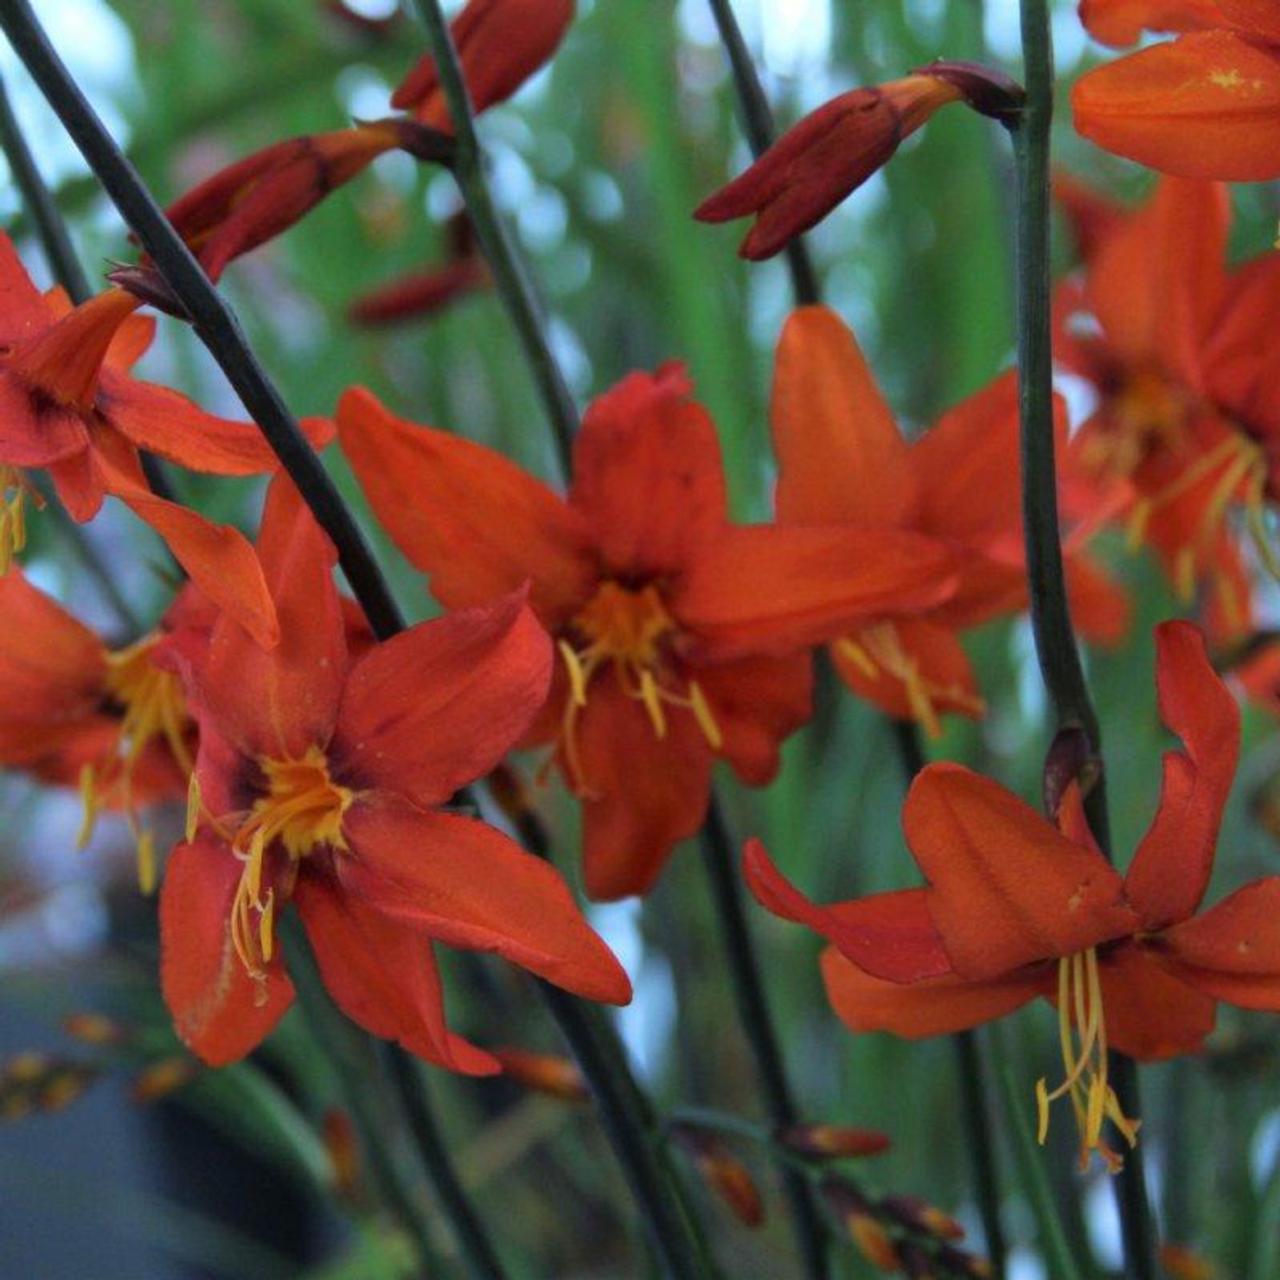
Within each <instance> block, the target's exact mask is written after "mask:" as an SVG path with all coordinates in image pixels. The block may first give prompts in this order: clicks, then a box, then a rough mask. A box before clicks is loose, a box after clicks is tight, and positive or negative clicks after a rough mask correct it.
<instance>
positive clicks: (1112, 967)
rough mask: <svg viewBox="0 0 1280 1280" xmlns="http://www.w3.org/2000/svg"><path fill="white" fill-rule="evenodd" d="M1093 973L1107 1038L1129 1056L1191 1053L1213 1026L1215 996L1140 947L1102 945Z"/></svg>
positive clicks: (1144, 1058)
mask: <svg viewBox="0 0 1280 1280" xmlns="http://www.w3.org/2000/svg"><path fill="white" fill-rule="evenodd" d="M1098 977H1099V979H1100V980H1101V982H1102V1009H1103V1014H1104V1016H1105V1018H1106V1020H1107V1043H1108V1044H1109V1045H1111V1046H1112V1048H1115V1049H1118V1050H1119V1051H1120V1052H1121V1053H1127V1054H1128V1055H1129V1056H1130V1057H1131V1058H1138V1059H1140V1060H1141V1061H1143V1062H1150V1061H1153V1060H1155V1059H1157V1058H1172V1057H1176V1056H1178V1055H1179V1054H1184V1053H1195V1052H1196V1051H1197V1050H1198V1049H1200V1047H1201V1046H1202V1045H1203V1043H1204V1039H1205V1037H1206V1036H1207V1035H1208V1034H1209V1032H1210V1031H1212V1030H1213V1023H1214V1018H1215V1015H1216V1012H1217V1010H1216V1005H1215V1002H1214V1001H1213V1000H1212V999H1211V998H1210V997H1209V996H1206V995H1204V994H1203V993H1201V992H1199V991H1196V990H1195V989H1194V988H1193V987H1190V986H1188V985H1187V984H1186V983H1185V982H1180V981H1179V980H1178V979H1177V978H1176V977H1174V976H1172V975H1171V974H1170V973H1169V971H1168V970H1167V969H1166V968H1164V967H1163V966H1162V965H1161V964H1160V963H1159V962H1158V960H1157V959H1155V958H1154V957H1153V956H1152V955H1151V954H1150V953H1149V952H1148V950H1147V949H1146V948H1145V947H1142V946H1133V945H1130V944H1127V943H1122V944H1121V945H1120V946H1118V947H1116V948H1114V949H1109V950H1104V951H1103V952H1102V953H1101V954H1100V955H1099V957H1098ZM1055 996H1056V992H1055V993H1054V994H1053V995H1051V997H1050V998H1051V999H1053V998H1055Z"/></svg>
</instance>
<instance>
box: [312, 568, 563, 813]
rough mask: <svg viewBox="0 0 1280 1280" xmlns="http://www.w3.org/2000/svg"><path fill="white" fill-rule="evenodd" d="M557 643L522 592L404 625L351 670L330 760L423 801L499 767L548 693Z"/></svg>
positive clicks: (437, 800)
mask: <svg viewBox="0 0 1280 1280" xmlns="http://www.w3.org/2000/svg"><path fill="white" fill-rule="evenodd" d="M550 679H551V642H550V640H549V639H548V637H547V634H546V632H545V631H543V629H542V627H541V626H540V625H539V623H538V621H537V619H536V618H535V617H534V615H533V613H532V611H531V610H530V609H529V608H528V607H527V606H526V605H525V603H524V593H523V592H516V593H514V594H513V595H509V596H507V597H505V598H504V599H502V600H500V601H498V602H497V603H496V604H494V605H492V606H490V607H488V608H484V609H467V610H463V611H460V612H457V613H451V614H448V615H446V616H445V617H443V618H437V619H435V620H434V621H431V622H421V623H419V624H418V625H417V626H414V627H410V628H409V629H408V630H407V631H402V632H401V633H400V634H399V635H398V636H395V637H394V638H393V639H391V640H388V641H386V642H385V643H383V644H380V645H377V646H376V647H375V648H373V649H372V650H370V652H369V653H367V654H365V656H364V657H362V658H361V659H360V660H359V661H358V662H357V663H356V664H355V666H354V667H353V668H352V669H351V674H350V676H349V678H348V679H347V682H346V688H345V691H344V692H343V695H342V705H341V708H340V709H339V711H338V717H337V726H338V727H337V730H336V732H335V735H334V742H333V747H332V752H331V754H332V757H333V760H334V763H335V767H337V768H338V769H339V770H340V771H341V772H342V773H343V774H350V776H352V777H353V778H356V779H359V782H360V785H362V786H373V787H377V788H380V789H385V790H387V791H393V792H396V793H398V794H399V795H402V796H405V797H407V798H408V799H410V800H412V801H413V802H414V803H415V804H420V805H423V806H430V805H437V804H443V803H444V802H446V801H447V800H448V799H449V797H450V796H451V795H452V794H453V793H454V792H455V791H456V790H458V788H459V787H462V786H465V785H466V784H468V783H470V782H474V781H475V779H476V778H478V777H480V776H481V775H482V774H484V773H487V772H488V771H489V770H490V769H492V768H493V766H494V765H496V764H497V763H498V762H499V761H500V760H501V759H502V758H503V756H504V755H506V753H507V752H508V751H510V750H511V748H512V746H513V745H514V743H515V742H516V741H517V740H518V739H519V738H520V736H521V735H522V734H523V733H524V731H525V730H526V729H527V728H528V726H529V724H530V722H531V721H532V720H533V717H534V715H535V714H536V713H537V712H538V710H539V709H540V708H541V707H542V704H543V702H544V701H545V700H546V696H547V688H548V685H549V683H550Z"/></svg>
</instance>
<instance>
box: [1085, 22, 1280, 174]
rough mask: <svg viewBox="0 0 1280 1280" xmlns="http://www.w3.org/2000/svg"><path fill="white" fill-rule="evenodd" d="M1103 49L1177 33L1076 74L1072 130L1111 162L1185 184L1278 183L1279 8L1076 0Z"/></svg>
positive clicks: (1279, 147)
mask: <svg viewBox="0 0 1280 1280" xmlns="http://www.w3.org/2000/svg"><path fill="white" fill-rule="evenodd" d="M1080 15H1081V17H1082V19H1083V20H1084V23H1085V26H1086V27H1088V29H1089V30H1090V32H1091V33H1092V34H1093V35H1095V36H1096V37H1097V38H1098V39H1099V40H1101V41H1103V42H1104V43H1106V44H1113V45H1128V44H1133V43H1134V42H1135V41H1136V40H1137V39H1138V37H1139V35H1140V34H1141V32H1142V31H1143V29H1146V30H1150V31H1162V32H1180V33H1182V34H1180V35H1178V38H1177V39H1175V40H1171V41H1165V42H1162V43H1158V44H1153V45H1151V46H1149V47H1148V48H1145V49H1139V50H1138V51H1137V52H1136V53H1130V54H1127V55H1125V56H1124V57H1121V58H1117V59H1116V60H1115V61H1113V62H1108V63H1105V64H1104V65H1102V66H1100V67H1098V68H1096V69H1095V70H1093V71H1090V72H1088V73H1087V74H1085V75H1084V76H1082V77H1081V78H1080V79H1079V80H1078V81H1076V84H1075V86H1074V88H1073V90H1072V94H1071V105H1072V109H1073V111H1074V115H1075V126H1076V129H1077V130H1079V132H1080V133H1082V134H1083V135H1084V136H1085V137H1086V138H1089V139H1090V140H1091V141H1093V142H1096V143H1097V144H1098V145H1099V146H1100V147H1104V148H1106V150H1108V151H1113V152H1115V153H1116V154H1117V155H1122V156H1127V157H1128V158H1129V159H1130V160H1137V161H1138V162H1139V163H1140V164H1145V165H1149V166H1150V167H1151V168H1153V169H1159V170H1160V171H1161V172H1163V173H1172V174H1178V175H1180V176H1182V177H1185V178H1218V179H1221V180H1223V181H1227V182H1255V181H1262V180H1264V179H1267V178H1275V177H1278V176H1280V10H1277V8H1276V7H1275V6H1274V5H1272V4H1270V3H1267V2H1266V0H1263V2H1262V3H1259V2H1258V0H1084V2H1083V3H1082V4H1081V6H1080Z"/></svg>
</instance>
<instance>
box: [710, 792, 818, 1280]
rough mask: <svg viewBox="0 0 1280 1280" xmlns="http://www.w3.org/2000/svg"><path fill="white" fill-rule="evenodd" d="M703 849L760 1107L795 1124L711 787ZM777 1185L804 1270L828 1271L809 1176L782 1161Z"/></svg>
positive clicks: (729, 842) (733, 860)
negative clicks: (783, 1195)
mask: <svg viewBox="0 0 1280 1280" xmlns="http://www.w3.org/2000/svg"><path fill="white" fill-rule="evenodd" d="M702 852H703V867H704V868H705V870H706V873H707V879H708V882H709V884H710V886H711V894H712V898H713V899H714V902H715V908H716V919H717V921H718V922H719V925H720V934H721V937H722V939H723V941H724V948H725V956H726V959H727V961H728V968H729V980H730V981H731V982H732V984H733V994H734V999H735V1001H736V1002H737V1006H738V1017H739V1020H740V1021H741V1023H742V1027H743V1030H744V1031H745V1032H746V1034H747V1042H748V1043H749V1044H750V1046H751V1053H752V1056H753V1057H754V1058H755V1063H756V1071H757V1073H758V1075H759V1079H760V1092H761V1095H762V1098H763V1101H764V1105H765V1110H766V1111H767V1113H768V1116H769V1119H770V1120H771V1121H772V1122H773V1124H775V1125H777V1126H783V1125H792V1124H795V1123H796V1119H797V1112H796V1105H795V1102H794V1100H793V1098H792V1094H791V1086H790V1084H789V1083H788V1081H787V1072H786V1067H785V1066H784V1065H783V1060H782V1050H781V1048H780V1046H779V1044H778V1033H777V1030H776V1028H775V1027H774V1023H773V1018H772V1016H771V1015H770V1013H769V1002H768V1000H767V998H766V997H765V991H764V979H763V977H762V976H761V973H760V960H759V957H758V956H757V954H756V948H755V943H754V942H753V941H752V938H751V930H750V927H749V926H748V924H747V913H746V909H745V905H744V903H743V896H742V882H741V880H740V878H739V875H738V860H737V857H736V850H735V845H734V840H733V836H732V834H731V832H730V830H729V824H728V821H727V819H726V817H725V813H724V806H723V805H722V804H721V803H720V799H719V797H718V796H716V795H715V794H714V793H713V794H712V796H711V804H710V807H709V809H708V811H707V822H706V825H705V826H704V827H703V831H702ZM782 1185H783V1190H784V1191H785V1192H786V1196H787V1201H788V1204H789V1205H790V1209H791V1220H792V1226H793V1228H794V1231H795V1236H796V1243H797V1244H798V1245H799V1247H800V1254H801V1257H802V1259H803V1261H804V1269H805V1273H806V1274H807V1275H809V1276H810V1277H812V1278H813V1280H823V1278H824V1277H825V1276H827V1274H828V1270H827V1235H826V1231H825V1230H824V1228H823V1221H822V1215H821V1214H820V1213H819V1211H818V1205H817V1202H816V1201H815V1199H814V1195H813V1188H812V1186H811V1185H810V1184H809V1181H808V1179H806V1178H805V1177H803V1176H802V1175H801V1174H800V1173H798V1172H797V1171H796V1170H795V1169H792V1168H789V1167H786V1166H783V1167H782Z"/></svg>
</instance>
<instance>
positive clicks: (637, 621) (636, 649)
mask: <svg viewBox="0 0 1280 1280" xmlns="http://www.w3.org/2000/svg"><path fill="white" fill-rule="evenodd" d="M675 631H676V623H675V621H674V620H673V619H672V617H671V615H670V614H669V613H668V612H667V610H666V606H665V605H664V603H663V600H662V597H661V595H660V594H659V592H658V590H657V588H656V587H654V586H652V585H649V586H646V587H642V588H639V589H631V588H627V587H623V586H621V585H620V584H618V583H616V582H605V583H603V584H602V585H601V586H600V588H599V590H598V591H597V592H596V594H595V595H594V596H593V597H592V599H591V600H590V601H588V603H587V605H586V607H585V608H584V609H583V610H582V611H581V612H580V613H579V614H578V615H577V616H576V617H575V618H574V619H573V622H572V624H571V626H570V630H569V636H570V638H564V637H562V638H560V639H559V640H557V641H556V650H557V652H558V653H559V655H560V659H561V661H562V662H563V663H564V667H565V673H566V675H567V677H568V681H569V696H568V698H567V699H566V700H565V706H564V712H563V715H562V716H561V723H560V741H561V745H562V748H563V751H564V759H565V765H566V768H567V771H568V773H569V777H570V781H571V783H572V785H573V788H574V790H575V791H576V792H577V793H578V795H580V796H582V797H584V798H591V797H594V796H595V794H596V793H595V792H593V791H592V790H591V787H590V785H589V784H588V782H587V779H586V777H585V775H584V773H583V766H582V753H581V749H580V746H579V743H578V717H579V715H580V714H581V712H582V710H583V708H585V707H586V705H587V697H588V692H589V690H590V687H591V682H592V680H593V679H594V677H595V675H596V673H597V672H598V671H600V670H601V668H602V667H604V666H605V664H606V663H607V664H611V665H612V667H613V671H614V676H615V678H616V679H617V681H618V684H619V687H620V688H621V689H622V691H623V692H624V693H625V694H626V696H627V697H629V698H634V699H635V700H636V701H637V702H639V703H640V704H641V705H642V706H643V707H644V710H645V714H646V715H647V716H648V719H649V724H650V726H651V727H652V729H653V734H654V737H656V738H657V739H658V740H659V741H663V740H665V739H666V736H667V732H668V728H669V722H668V716H667V712H668V708H671V707H679V708H681V709H683V710H687V711H689V712H691V713H692V715H693V718H694V720H695V722H696V723H697V725H698V728H699V729H700V730H701V731H702V734H703V736H704V737H705V738H706V740H707V742H708V743H709V744H710V746H711V748H712V750H713V751H718V750H719V749H720V747H721V745H722V744H723V741H724V738H723V735H722V734H721V732H720V727H719V725H718V724H717V723H716V720H715V715H714V714H713V712H712V710H711V705H710V703H709V702H708V701H707V697H706V695H705V693H703V691H702V689H701V688H700V687H699V686H698V684H697V682H696V681H694V680H688V681H687V684H686V687H685V691H682V690H681V689H680V688H679V686H678V685H677V686H676V687H675V688H673V687H672V686H671V683H670V682H671V680H672V679H673V677H674V678H676V679H678V676H677V674H676V671H675V663H673V662H672V661H671V659H670V655H669V647H668V641H669V640H670V639H671V638H673V636H674V634H675Z"/></svg>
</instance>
